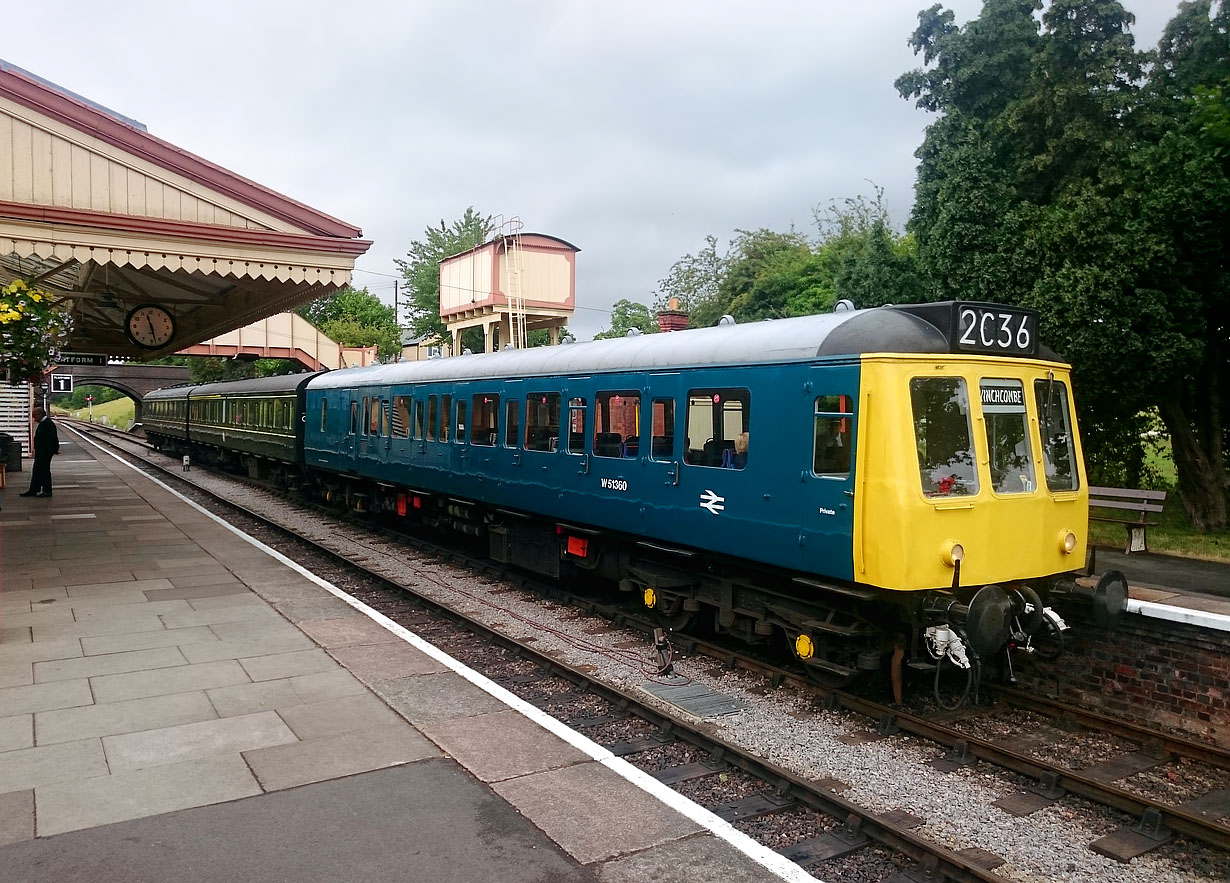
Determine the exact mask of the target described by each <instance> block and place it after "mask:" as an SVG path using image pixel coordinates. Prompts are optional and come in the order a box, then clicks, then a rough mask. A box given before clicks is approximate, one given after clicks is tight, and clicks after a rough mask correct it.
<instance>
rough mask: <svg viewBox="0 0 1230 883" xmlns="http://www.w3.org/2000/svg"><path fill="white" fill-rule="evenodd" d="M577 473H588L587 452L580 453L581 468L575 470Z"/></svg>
mask: <svg viewBox="0 0 1230 883" xmlns="http://www.w3.org/2000/svg"><path fill="white" fill-rule="evenodd" d="M577 475H589V454H582V455H581V468H580V469H578V470H577Z"/></svg>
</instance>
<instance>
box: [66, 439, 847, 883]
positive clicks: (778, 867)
mask: <svg viewBox="0 0 1230 883" xmlns="http://www.w3.org/2000/svg"><path fill="white" fill-rule="evenodd" d="M65 428H66V429H68V430H69V431H70V432H73V433H74V434H75V435H78V436H79V437H80V438H81V439H82V440H83V441H85V442H87V443H88V444H90V445H91V446H92V447H94V448H96V449H97V450H99V451H101V452H102V453H104V454H106V455H107V456H109V457H111V458H112V459H114V460H116V461H117V462H118V463H121V464H122V465H124V466H126V467H128V468H129V469H131V470H132V471H133V472H136V473H137V474H138V475H141V476H143V477H145V478H146V479H148V480H149V481H151V482H153V483H154V484H156V485H158V486H159V487H160V488H162V489H163V490H165V491H167V492H168V493H170V494H173V495H174V496H175V497H177V498H178V499H180V500H182V501H183V502H185V503H187V504H188V505H189V506H191V507H192V508H194V509H196V510H197V511H198V512H200V513H201V514H203V515H206V516H208V517H209V518H211V519H213V520H214V521H215V522H217V523H218V524H220V525H222V526H223V527H225V528H226V529H227V530H229V531H231V532H232V533H234V534H235V535H236V536H238V537H240V538H241V539H243V540H244V541H245V542H247V543H249V544H250V545H252V546H255V547H256V548H258V549H260V550H261V551H262V552H264V553H265V554H267V555H269V556H270V557H271V558H273V559H274V560H276V561H278V562H279V563H281V564H284V565H286V566H287V567H289V568H290V569H291V570H294V571H295V572H296V573H298V574H299V575H300V576H302V577H304V578H305V579H308V580H311V581H312V582H313V583H315V584H316V585H318V586H320V587H321V588H322V589H324V590H325V591H327V592H329V593H330V594H332V595H334V596H335V597H337V598H338V599H339V600H341V601H344V602H345V603H347V604H349V605H350V606H351V607H353V608H354V609H355V610H357V611H359V612H360V613H362V614H363V615H364V616H366V617H368V618H369V619H371V620H372V621H373V622H376V623H378V624H379V625H381V626H382V627H383V628H385V629H386V630H388V631H389V632H391V633H392V634H395V635H397V636H398V637H399V638H401V639H402V640H403V641H406V642H407V643H409V644H410V645H412V646H413V647H414V648H415V649H417V650H420V651H421V652H423V653H425V654H427V655H428V656H430V657H431V658H432V659H435V660H436V661H437V662H439V663H440V664H441V665H444V666H447V667H448V668H449V669H450V670H452V671H453V672H455V673H456V674H458V675H460V676H461V677H463V678H465V679H466V680H467V681H469V682H470V683H471V684H473V685H474V686H476V687H478V688H479V689H480V690H483V691H484V692H486V693H488V694H490V695H491V696H493V697H494V698H496V699H498V700H499V701H501V702H503V703H504V704H505V705H507V706H508V707H509V708H512V709H513V710H515V711H518V712H520V713H521V714H523V715H525V716H526V717H528V718H529V719H530V720H532V721H534V723H536V724H538V725H539V726H540V727H542V728H543V729H545V730H547V731H548V732H550V733H553V734H554V735H556V736H558V737H559V738H561V739H563V740H564V741H565V742H567V743H568V744H569V745H571V746H572V747H573V748H576V749H577V750H578V751H581V752H582V753H584V754H586V755H588V756H589V757H591V758H593V759H594V760H595V761H597V762H598V763H600V764H602V765H603V766H605V767H606V768H607V769H609V770H610V771H611V772H613V773H615V774H616V775H617V776H619V777H621V778H622V779H624V780H626V781H628V782H630V783H631V784H633V785H635V786H636V787H638V788H640V789H641V790H642V791H645V792H646V793H648V794H651V795H653V796H654V797H656V798H657V799H658V800H660V801H661V802H662V803H664V804H666V805H667V806H669V807H670V808H671V809H673V810H675V811H676V812H678V813H680V814H681V815H683V816H684V817H685V818H687V819H688V820H689V821H692V822H695V823H696V824H698V825H700V826H701V827H702V828H704V829H706V830H708V831H709V832H710V833H712V834H713V835H714V836H715V837H718V838H719V839H721V840H724V841H725V842H727V843H729V844H730V845H731V846H732V847H734V848H735V849H737V850H739V851H740V852H742V853H743V854H744V855H746V856H747V857H748V858H750V859H751V860H752V861H754V862H756V863H757V864H758V865H760V866H761V867H763V868H765V869H766V870H769V871H771V872H773V873H774V874H776V875H777V876H778V877H780V878H781V879H782V880H788V881H791V883H816V881H817V879H818V878H817V877H815V876H813V875H812V874H809V873H808V872H807V871H805V870H803V868H801V867H800V866H799V865H797V864H795V863H794V862H792V861H790V860H789V859H788V858H786V857H785V856H783V855H780V854H778V853H776V852H774V851H773V850H771V849H769V848H768V847H766V846H763V845H761V844H760V843H757V842H756V841H755V840H753V839H752V838H751V837H749V836H747V835H746V834H744V833H743V832H742V831H740V830H738V829H737V828H735V826H734V825H732V824H730V822H727V821H725V820H723V819H721V818H719V817H718V816H716V815H714V814H713V813H712V812H710V811H709V810H707V809H705V808H704V807H703V806H701V805H700V804H698V803H696V802H694V801H692V800H690V799H689V798H687V797H684V796H683V795H682V794H680V793H678V792H677V791H672V790H671V789H670V788H669V787H667V786H666V785H663V784H662V783H661V782H659V781H658V780H657V779H655V778H653V776H650V775H649V774H648V773H646V772H643V771H642V770H640V769H638V768H637V767H635V766H633V765H632V764H630V763H628V762H627V761H626V760H624V759H623V758H620V757H616V756H615V755H614V754H612V753H611V752H610V751H609V750H608V749H606V748H603V747H602V746H601V745H599V744H598V743H596V742H594V741H593V740H592V739H590V738H589V737H587V736H584V735H582V734H581V733H578V732H577V731H576V730H574V729H572V728H571V727H569V726H568V725H566V724H564V723H563V722H561V721H558V720H556V719H555V718H553V717H551V716H550V715H549V714H547V713H546V712H544V711H542V710H541V709H540V708H538V707H537V706H535V705H531V704H530V703H528V702H526V701H524V700H523V699H521V698H520V697H518V696H516V695H514V694H513V693H510V692H509V691H508V690H506V689H504V688H503V687H501V686H500V685H499V684H497V683H495V682H494V681H492V680H491V679H490V678H488V677H486V676H484V675H481V674H479V673H478V672H476V671H474V670H473V669H472V668H470V667H469V666H468V665H466V664H465V663H463V662H460V661H458V660H456V659H454V658H453V657H451V656H449V655H448V654H447V653H445V652H444V651H443V650H441V649H440V648H439V647H436V646H435V645H434V644H431V643H428V642H427V641H425V640H423V639H422V638H420V637H419V636H418V635H416V634H414V632H412V631H410V630H409V629H407V628H405V627H403V626H400V625H398V624H397V623H395V622H393V621H392V620H391V619H389V618H388V617H387V616H385V615H384V614H383V613H380V612H379V611H376V610H373V609H372V608H370V607H368V606H367V605H366V604H364V603H363V602H362V601H359V600H358V599H356V598H352V597H350V596H349V595H347V594H346V593H345V592H343V591H342V590H341V589H339V588H338V587H337V586H335V585H333V584H332V583H330V582H329V581H328V580H325V579H322V578H321V577H319V576H317V575H316V574H314V573H312V572H311V571H310V570H308V569H307V568H305V567H304V566H303V565H301V564H299V563H297V562H295V561H292V560H291V559H290V558H287V557H286V556H285V555H283V554H282V553H281V552H279V551H277V550H276V549H272V548H270V547H269V546H267V545H265V544H264V543H262V542H261V541H260V540H258V539H256V538H255V537H252V536H249V535H248V534H246V533H244V532H243V531H241V530H240V529H239V528H237V527H235V526H233V525H231V524H228V523H227V522H226V521H225V520H224V519H222V518H219V517H218V516H217V515H215V514H214V513H212V512H210V511H209V510H208V509H205V508H204V507H203V506H201V505H200V504H198V503H197V502H195V501H194V500H190V499H189V498H188V497H185V496H184V495H183V494H181V493H180V492H179V491H177V490H175V488H173V487H171V486H170V485H168V484H166V483H165V482H163V481H162V480H161V479H158V478H156V477H155V476H153V475H151V474H150V473H148V472H146V471H145V470H143V469H140V468H139V467H137V466H134V465H133V464H131V463H129V462H128V461H127V460H125V459H123V458H122V457H120V456H119V455H117V454H114V453H112V452H111V451H108V450H107V449H106V448H103V447H102V446H100V445H99V444H97V443H96V442H94V441H93V440H92V439H89V438H87V437H86V436H85V435H83V434H82V433H80V432H78V431H77V430H74V429H72V428H71V427H65ZM821 883H823V881H821Z"/></svg>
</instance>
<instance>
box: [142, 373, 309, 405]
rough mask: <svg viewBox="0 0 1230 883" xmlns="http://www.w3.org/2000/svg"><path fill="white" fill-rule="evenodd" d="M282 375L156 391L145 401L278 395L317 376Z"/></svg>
mask: <svg viewBox="0 0 1230 883" xmlns="http://www.w3.org/2000/svg"><path fill="white" fill-rule="evenodd" d="M320 373H325V372H320V371H317V372H313V373H309V374H280V375H278V376H277V377H252V378H249V379H248V380H219V381H216V382H214V383H201V384H187V385H185V386H173V387H167V388H165V389H156V390H154V391H153V392H151V393H150V394H149V395H147V396H145V401H150V400H151V399H180V398H194V399H195V398H199V397H201V396H208V395H226V394H227V393H244V394H252V393H264V394H270V395H276V394H277V393H292V392H297V391H298V389H299V387H301V386H302V385H303V384H304V383H306V382H307V381H308V380H310V379H311V378H312V377H313V376H314V375H315V374H320Z"/></svg>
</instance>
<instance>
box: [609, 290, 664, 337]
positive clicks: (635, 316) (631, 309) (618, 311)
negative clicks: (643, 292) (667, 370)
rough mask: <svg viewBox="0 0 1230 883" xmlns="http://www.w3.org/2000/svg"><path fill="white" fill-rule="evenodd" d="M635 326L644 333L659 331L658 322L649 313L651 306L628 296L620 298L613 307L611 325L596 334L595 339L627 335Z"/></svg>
mask: <svg viewBox="0 0 1230 883" xmlns="http://www.w3.org/2000/svg"><path fill="white" fill-rule="evenodd" d="M633 328H636V329H638V330H639V331H641V333H643V334H654V333H656V332H657V331H659V328H658V323H657V322H656V321H655V320H654V318H653V316H651V315H650V314H649V307H647V306H645V305H644V304H641V303H637V302H636V301H631V300H627V299H626V298H625V299H623V300H618V301H616V302H615V306H614V307H612V308H611V327H610V328H609V329H607V330H606V331H600V332H598V333H597V334H595V335H594V340H603V339H606V338H610V337H626V336H627V334H628V332H629V331H630V330H631V329H633Z"/></svg>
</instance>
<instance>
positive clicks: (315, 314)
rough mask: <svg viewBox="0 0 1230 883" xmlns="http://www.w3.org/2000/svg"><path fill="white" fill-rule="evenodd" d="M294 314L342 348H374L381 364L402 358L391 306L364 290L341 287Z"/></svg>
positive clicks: (395, 319)
mask: <svg viewBox="0 0 1230 883" xmlns="http://www.w3.org/2000/svg"><path fill="white" fill-rule="evenodd" d="M295 312H297V313H298V314H299V315H300V316H302V317H303V318H305V319H307V320H308V321H309V322H311V323H312V324H313V325H315V326H316V327H317V328H319V329H320V331H321V332H322V333H323V334H324V335H325V336H327V337H328V338H329V339H330V340H333V341H336V342H337V343H340V344H341V345H342V346H353V347H357V346H375V347H376V348H377V353H378V355H379V358H380V360H381V361H383V362H391V361H395V360H396V359H398V358H399V357H400V356H401V329H400V328H398V327H397V318H396V314H395V312H394V309H393V307H391V306H389V305H388V304H386V303H384V302H383V301H381V300H380V298H378V297H376V296H375V295H374V294H371V293H369V292H368V290H367V289H366V288H359V289H355V288H351V287H350V286H349V285H347V286H344V287H342V288H339V289H338V290H337V291H335V292H334V293H333V294H330V295H327V296H325V297H322V298H317V299H316V300H314V301H312V302H311V303H309V304H305V305H303V306H302V307H299V308H298V309H297V310H296V311H295Z"/></svg>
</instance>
